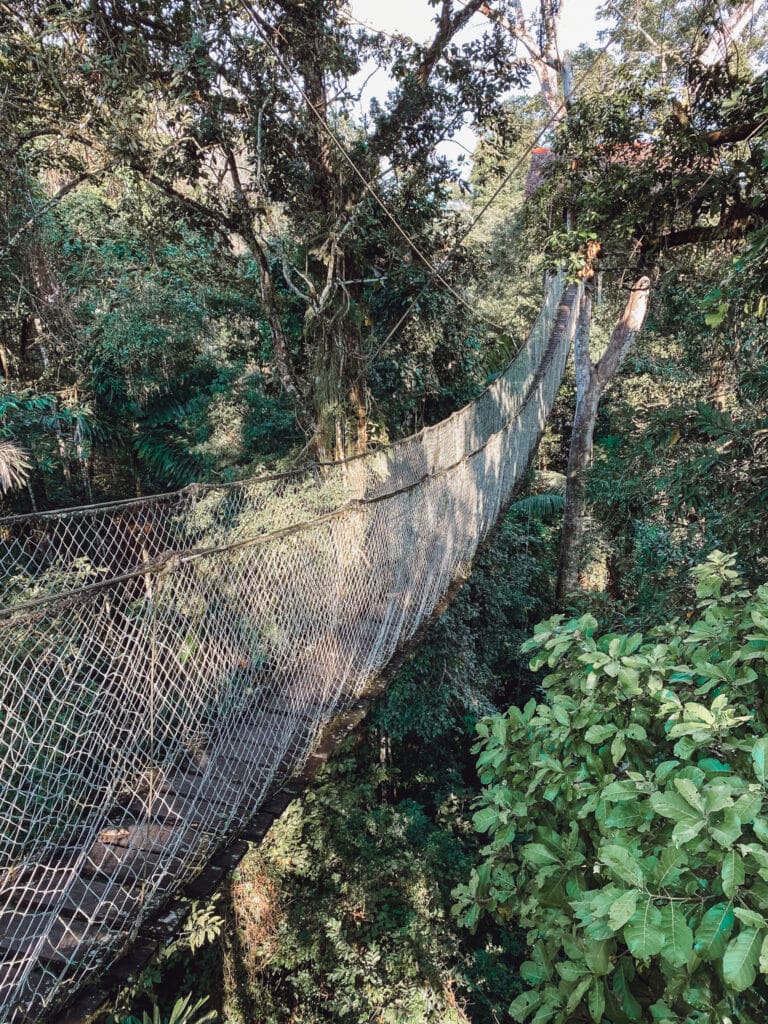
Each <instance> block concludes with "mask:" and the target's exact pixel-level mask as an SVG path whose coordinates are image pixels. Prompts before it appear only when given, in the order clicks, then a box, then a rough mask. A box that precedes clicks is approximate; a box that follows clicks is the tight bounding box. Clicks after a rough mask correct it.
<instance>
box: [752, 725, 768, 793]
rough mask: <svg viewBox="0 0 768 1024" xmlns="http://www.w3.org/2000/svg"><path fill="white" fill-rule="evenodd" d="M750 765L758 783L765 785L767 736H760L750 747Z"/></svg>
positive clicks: (767, 768) (767, 760) (767, 765)
mask: <svg viewBox="0 0 768 1024" xmlns="http://www.w3.org/2000/svg"><path fill="white" fill-rule="evenodd" d="M752 764H753V766H754V769H755V775H756V777H757V781H758V782H762V784H763V785H765V781H766V773H767V772H768V736H761V737H760V739H759V740H755V742H754V744H753V745H752Z"/></svg>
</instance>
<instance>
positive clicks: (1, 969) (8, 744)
mask: <svg viewBox="0 0 768 1024" xmlns="http://www.w3.org/2000/svg"><path fill="white" fill-rule="evenodd" d="M579 295H580V289H579V287H578V286H576V285H569V286H566V285H565V283H564V280H563V279H562V278H561V277H553V278H550V279H549V280H548V282H547V286H546V289H545V297H544V302H543V305H542V308H541V312H540V313H539V316H538V318H537V320H536V322H535V324H534V325H533V327H532V329H531V331H530V332H529V335H528V338H527V342H526V344H525V345H524V346H523V347H522V348H521V351H520V352H519V353H518V355H517V356H516V358H515V359H514V360H513V361H512V362H511V363H510V365H509V366H508V368H507V369H506V371H505V372H504V373H503V374H502V375H501V376H500V377H499V378H498V379H497V380H496V381H494V383H493V384H492V385H491V386H490V387H489V388H487V389H486V390H485V391H484V392H483V393H482V394H481V395H480V396H479V397H478V398H477V399H476V400H475V401H473V402H472V403H470V404H469V405H467V406H466V407H464V408H463V409H461V410H459V411H458V412H457V413H455V414H454V415H453V416H451V417H449V418H448V419H446V420H444V421H443V422H441V423H439V424H437V425H435V426H433V427H428V428H425V429H424V430H422V431H421V432H420V433H418V434H415V435H413V436H412V437H409V438H406V439H404V440H402V441H400V442H397V443H395V444H392V445H390V446H388V447H383V448H380V449H377V450H374V451H373V452H371V453H368V454H366V455H365V456H361V457H358V458H355V459H350V460H348V461H347V462H345V463H339V464H334V465H333V466H328V467H323V468H322V469H318V468H317V467H316V468H314V469H312V468H308V469H305V470H301V471H297V472H295V473H287V474H283V475H281V476H276V477H270V478H265V479H258V480H254V481H250V482H246V483H238V484H230V485H195V486H192V487H189V488H185V489H184V490H182V491H179V492H176V493H174V494H167V495H160V496H156V497H150V498H146V499H140V500H127V501H118V502H110V503H107V504H102V505H93V506H87V507H82V508H77V509H69V510H64V511H58V512H51V513H42V514H37V515H29V516H14V517H8V518H5V519H3V520H0V566H2V575H1V577H0V599H1V601H2V604H1V606H0V673H1V674H2V684H1V685H0V782H1V783H2V785H1V786H0V1020H1V1021H2V1022H3V1024H22V1022H32V1021H38V1020H42V1019H46V1018H47V1017H49V1016H50V1014H51V1013H52V1012H53V1011H54V1010H55V1009H56V1008H57V1007H60V1006H61V1005H62V1004H63V1003H65V1002H66V1001H67V1000H68V999H71V997H72V995H73V993H75V992H76V991H78V989H80V988H81V987H82V986H83V985H84V984H86V983H87V982H88V981H89V979H91V978H93V977H94V975H95V974H98V973H99V972H102V971H104V970H106V969H107V967H108V965H109V964H111V963H112V962H114V961H115V959H116V958H117V957H118V956H119V955H120V954H121V953H123V952H124V951H125V950H126V949H127V948H129V947H130V945H131V943H132V942H133V941H134V939H135V936H136V935H137V932H138V929H139V927H140V926H141V924H142V922H146V921H147V920H148V919H151V918H152V916H153V915H158V914H159V913H161V912H162V908H163V907H164V905H167V902H168V901H169V899H171V898H172V897H173V896H174V894H175V893H177V892H178V891H179V890H180V888H181V887H182V886H183V885H185V884H186V883H188V882H189V881H190V879H192V878H194V877H195V876H196V875H197V874H198V873H199V872H200V871H201V870H202V869H203V868H204V866H205V865H206V863H207V862H208V861H209V859H210V858H211V857H212V855H213V854H214V853H215V852H216V851H217V850H219V849H220V848H221V846H222V844H226V843H227V842H230V841H231V840H232V839H233V838H235V837H237V836H238V834H240V833H242V831H243V829H245V828H246V827H247V826H248V823H249V821H251V820H252V819H253V817H254V815H255V814H256V813H257V812H258V811H259V808H260V806H261V804H262V802H263V800H264V798H265V795H266V794H267V793H268V791H269V790H270V787H274V785H275V783H276V781H278V780H280V779H285V778H288V777H290V776H291V775H292V774H293V773H296V772H297V771H300V770H301V768H302V766H303V765H304V763H305V762H306V760H307V758H308V757H309V756H310V754H311V753H312V750H313V748H314V746H315V743H316V741H317V737H318V735H319V733H320V731H321V730H322V728H323V727H324V725H325V724H326V723H328V722H329V721H330V720H331V719H332V718H333V717H334V716H335V715H336V714H338V713H339V712H340V711H342V710H343V709H344V708H346V707H349V706H350V705H351V704H352V703H353V702H354V701H355V699H356V697H357V696H358V695H359V694H360V693H361V692H362V691H363V689H364V688H365V686H366V685H367V683H369V681H370V680H371V679H372V678H373V677H375V676H376V675H377V674H379V673H380V672H381V671H382V669H383V668H384V667H385V666H386V665H387V663H388V662H389V661H390V660H391V658H392V657H393V655H394V653H395V652H396V650H397V649H398V648H399V647H400V646H401V645H402V644H404V643H405V642H407V641H408V640H409V639H410V638H411V637H413V635H414V633H415V632H416V631H417V630H418V628H419V626H420V625H421V624H423V623H424V622H425V621H426V620H427V619H428V618H429V616H430V615H431V613H432V612H433V610H434V609H435V607H436V606H437V604H438V603H439V601H440V600H441V598H442V597H443V596H444V595H445V594H446V592H447V591H448V589H449V587H450V586H451V583H452V581H453V580H454V579H456V578H457V577H458V576H460V575H461V574H462V573H463V572H465V571H466V569H467V567H468V566H469V565H470V564H471V562H472V559H473V557H474V554H475V551H476V549H477V546H478V544H479V543H480V542H481V541H482V539H483V538H484V537H485V536H486V535H487V533H488V532H489V530H490V529H491V528H492V526H493V525H494V523H495V522H496V520H497V518H498V517H499V515H500V514H501V513H502V512H503V511H504V509H505V508H506V506H507V505H508V504H509V501H510V500H511V497H512V495H513V492H514V489H515V487H516V485H517V484H518V483H519V481H520V479H521V477H522V476H523V474H524V473H525V471H526V468H527V467H528V465H529V463H530V459H531V458H532V456H533V454H534V452H535V450H536V446H537V444H538V441H539V439H540V437H541V434H542V431H543V429H544V426H545V423H546V421H547V418H548V416H549V413H550V411H551V409H552V405H553V402H554V399H555V395H556V393H557V390H558V388H559V385H560V381H561V378H562V374H563V370H564V367H565V362H566V357H567V353H568V349H569V346H570V343H571V340H572V337H573V333H574V330H575V323H576V318H577V315H578V305H579Z"/></svg>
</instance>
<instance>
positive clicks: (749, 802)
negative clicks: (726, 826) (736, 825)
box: [733, 791, 763, 825]
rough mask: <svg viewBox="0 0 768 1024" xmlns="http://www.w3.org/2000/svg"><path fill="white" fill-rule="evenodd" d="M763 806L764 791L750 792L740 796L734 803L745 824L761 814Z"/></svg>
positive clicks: (740, 819)
mask: <svg viewBox="0 0 768 1024" xmlns="http://www.w3.org/2000/svg"><path fill="white" fill-rule="evenodd" d="M762 807H763V793H762V792H761V791H759V792H756V793H755V792H749V793H745V794H744V795H743V796H740V797H739V799H738V800H737V801H736V804H735V805H734V808H733V809H734V811H735V812H736V814H737V815H738V818H739V821H740V822H741V823H742V824H743V825H749V824H750V823H751V822H753V821H754V820H755V818H756V817H757V816H758V815H759V814H760V811H761V810H762Z"/></svg>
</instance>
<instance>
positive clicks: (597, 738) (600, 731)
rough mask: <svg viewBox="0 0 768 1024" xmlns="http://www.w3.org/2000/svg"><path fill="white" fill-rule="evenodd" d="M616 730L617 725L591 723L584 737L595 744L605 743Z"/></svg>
mask: <svg viewBox="0 0 768 1024" xmlns="http://www.w3.org/2000/svg"><path fill="white" fill-rule="evenodd" d="M615 732H616V726H615V725H591V726H590V727H589V728H588V729H587V731H586V732H585V733H584V739H585V740H586V741H587V743H591V744H592V745H593V746H594V745H596V744H598V743H605V741H606V740H607V739H610V737H611V736H613V734H614V733H615Z"/></svg>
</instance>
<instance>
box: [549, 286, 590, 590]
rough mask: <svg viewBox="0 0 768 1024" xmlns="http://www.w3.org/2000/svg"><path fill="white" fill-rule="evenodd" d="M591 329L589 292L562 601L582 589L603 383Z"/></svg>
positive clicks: (583, 316)
mask: <svg viewBox="0 0 768 1024" xmlns="http://www.w3.org/2000/svg"><path fill="white" fill-rule="evenodd" d="M591 327H592V296H591V294H590V291H589V289H587V290H586V291H585V292H584V298H583V299H582V306H581V311H580V313H579V322H578V324H577V326H576V336H575V338H574V343H573V345H574V350H573V358H574V364H575V366H576V412H575V413H574V417H573V428H572V432H571V447H570V450H569V452H568V471H567V474H566V483H565V509H564V511H563V532H562V538H561V541H560V564H559V566H558V571H557V598H558V600H562V599H563V598H564V597H566V595H568V594H570V593H572V592H573V591H574V590H577V589H578V586H579V567H580V562H581V552H582V547H583V539H584V521H585V515H586V499H585V480H584V477H585V473H586V470H587V468H588V466H589V463H590V460H591V458H592V441H593V437H594V433H595V422H596V420H597V410H598V406H599V404H600V382H599V380H598V377H597V374H596V373H595V368H594V366H593V365H592V360H591V358H590V347H589V336H590V331H591Z"/></svg>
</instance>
